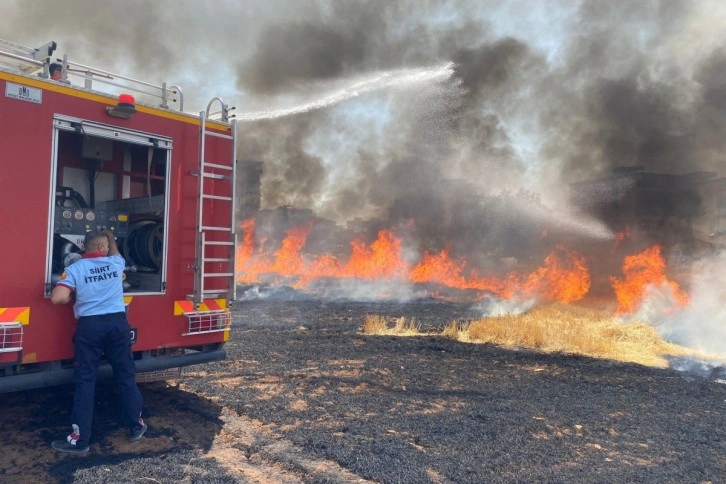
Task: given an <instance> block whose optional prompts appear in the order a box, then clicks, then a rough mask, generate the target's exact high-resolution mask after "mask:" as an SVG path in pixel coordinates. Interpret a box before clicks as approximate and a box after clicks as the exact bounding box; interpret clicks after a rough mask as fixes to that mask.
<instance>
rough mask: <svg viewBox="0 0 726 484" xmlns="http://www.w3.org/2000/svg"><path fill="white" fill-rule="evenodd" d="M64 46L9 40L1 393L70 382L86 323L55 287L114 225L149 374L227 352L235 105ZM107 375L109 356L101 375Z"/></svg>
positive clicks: (0, 262) (3, 79)
mask: <svg viewBox="0 0 726 484" xmlns="http://www.w3.org/2000/svg"><path fill="white" fill-rule="evenodd" d="M55 50H56V44H55V42H50V43H48V44H46V45H44V46H42V47H39V48H30V47H25V46H22V45H19V44H15V43H12V42H9V41H3V40H0V158H1V163H0V165H1V168H0V169H1V170H2V172H1V173H0V197H1V198H2V202H1V203H0V218H1V219H2V220H3V221H4V222H3V227H2V229H1V230H0V246H2V250H0V393H2V392H11V391H18V390H25V389H31V388H41V387H46V386H53V385H60V384H64V383H70V382H72V381H73V343H72V336H73V333H74V331H75V327H76V321H75V319H74V316H73V310H72V307H71V305H70V304H69V305H53V304H52V303H51V301H50V293H51V290H52V288H53V287H54V285H55V283H56V282H57V281H58V280H59V279H60V277H61V275H62V273H63V272H64V268H65V267H67V266H68V265H69V264H72V263H73V262H75V260H77V259H78V258H79V257H80V253H81V252H82V250H83V238H84V235H85V233H86V232H88V231H90V230H97V229H105V230H110V231H112V232H113V233H114V236H115V237H116V239H117V242H118V246H119V250H120V251H121V253H122V255H123V256H124V259H125V261H126V268H125V270H124V281H123V286H124V302H125V304H126V312H127V316H128V320H129V323H130V325H131V327H132V331H131V335H130V338H131V340H132V343H133V344H132V349H133V354H134V359H135V362H136V368H137V372H138V375H137V379H138V380H139V381H149V380H159V379H167V378H170V377H178V375H179V374H180V372H181V368H182V367H184V366H187V365H194V364H199V363H206V362H210V361H218V360H222V359H224V358H225V351H224V349H223V346H224V344H225V342H226V341H227V340H228V339H229V334H230V323H231V317H230V310H229V304H230V302H231V301H232V300H234V297H235V294H234V291H235V283H234V256H235V248H236V236H237V234H236V230H235V220H234V214H235V151H236V126H235V120H234V119H232V118H233V116H231V115H230V111H231V110H233V109H234V108H229V107H228V106H227V105H226V104H224V102H223V101H222V100H221V99H220V98H219V97H214V98H212V100H211V101H210V102H209V105H208V106H207V109H206V110H205V111H201V112H199V113H198V114H196V113H195V114H188V113H185V112H184V111H183V107H184V106H183V104H184V99H183V93H182V90H181V89H180V88H179V87H178V86H174V85H171V86H167V84H165V83H164V84H161V85H155V84H152V83H148V82H144V81H140V80H136V79H133V78H130V77H126V76H122V75H118V74H113V73H110V72H107V71H103V70H100V69H96V68H93V67H90V66H87V65H83V64H78V63H74V62H70V61H69V60H68V56H67V55H66V56H63V57H62V58H58V57H56V58H55V59H54V56H53V54H54V52H55ZM55 64H59V65H60V66H61V72H62V74H61V76H60V78H59V79H57V80H55V79H53V78H51V75H50V71H51V66H52V67H53V68H56V67H57V66H56V65H55ZM54 77H57V76H54ZM212 109H216V111H214V112H210V111H211V110H212ZM109 375H111V370H110V366H109V365H107V364H103V365H102V366H101V368H100V369H99V378H100V379H103V378H105V377H107V376H109Z"/></svg>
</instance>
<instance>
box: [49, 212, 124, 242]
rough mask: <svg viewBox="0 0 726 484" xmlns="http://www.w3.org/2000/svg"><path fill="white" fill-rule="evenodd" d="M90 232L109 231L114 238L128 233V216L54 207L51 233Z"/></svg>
mask: <svg viewBox="0 0 726 484" xmlns="http://www.w3.org/2000/svg"><path fill="white" fill-rule="evenodd" d="M91 230H110V231H111V232H113V233H114V235H115V236H116V237H126V236H127V235H128V233H129V216H128V214H127V213H123V212H111V211H106V210H96V209H93V208H70V207H56V211H55V221H54V223H53V231H54V232H55V233H56V234H60V235H64V234H74V235H83V234H85V233H86V232H88V231H91Z"/></svg>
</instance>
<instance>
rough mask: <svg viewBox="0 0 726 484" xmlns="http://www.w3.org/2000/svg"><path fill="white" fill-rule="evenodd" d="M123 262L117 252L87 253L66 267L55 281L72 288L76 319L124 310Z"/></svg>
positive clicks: (124, 264)
mask: <svg viewBox="0 0 726 484" xmlns="http://www.w3.org/2000/svg"><path fill="white" fill-rule="evenodd" d="M125 266H126V263H125V261H124V259H123V257H121V256H120V255H111V256H105V257H104V256H94V255H93V254H91V255H90V256H88V255H86V256H84V257H83V259H81V260H79V261H78V262H75V263H73V264H71V265H69V266H68V267H66V270H65V272H64V273H63V274H62V275H61V280H60V281H58V284H62V285H64V286H66V287H69V288H71V289H73V290H75V291H76V302H75V304H74V305H73V312H74V313H75V315H76V318H79V317H82V316H96V315H99V314H109V313H120V312H123V311H124V310H125V307H124V295H123V273H124V267H125Z"/></svg>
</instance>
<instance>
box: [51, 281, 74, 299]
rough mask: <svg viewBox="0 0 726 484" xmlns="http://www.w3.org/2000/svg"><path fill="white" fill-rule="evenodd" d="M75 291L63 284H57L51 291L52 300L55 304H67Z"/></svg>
mask: <svg viewBox="0 0 726 484" xmlns="http://www.w3.org/2000/svg"><path fill="white" fill-rule="evenodd" d="M72 296H73V291H72V290H71V288H70V287H68V286H64V285H63V284H56V286H55V287H54V288H53V292H51V293H50V301H51V302H52V303H53V304H66V303H69V302H71V301H72V300H73V297H72Z"/></svg>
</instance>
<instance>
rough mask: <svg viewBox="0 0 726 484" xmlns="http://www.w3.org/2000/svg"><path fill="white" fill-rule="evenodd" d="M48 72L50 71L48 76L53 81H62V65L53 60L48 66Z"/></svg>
mask: <svg viewBox="0 0 726 484" xmlns="http://www.w3.org/2000/svg"><path fill="white" fill-rule="evenodd" d="M48 72H49V73H50V78H51V79H53V80H54V81H62V80H63V66H62V65H60V64H58V63H55V62H53V63H52V64H51V65H50V67H49V68H48Z"/></svg>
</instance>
